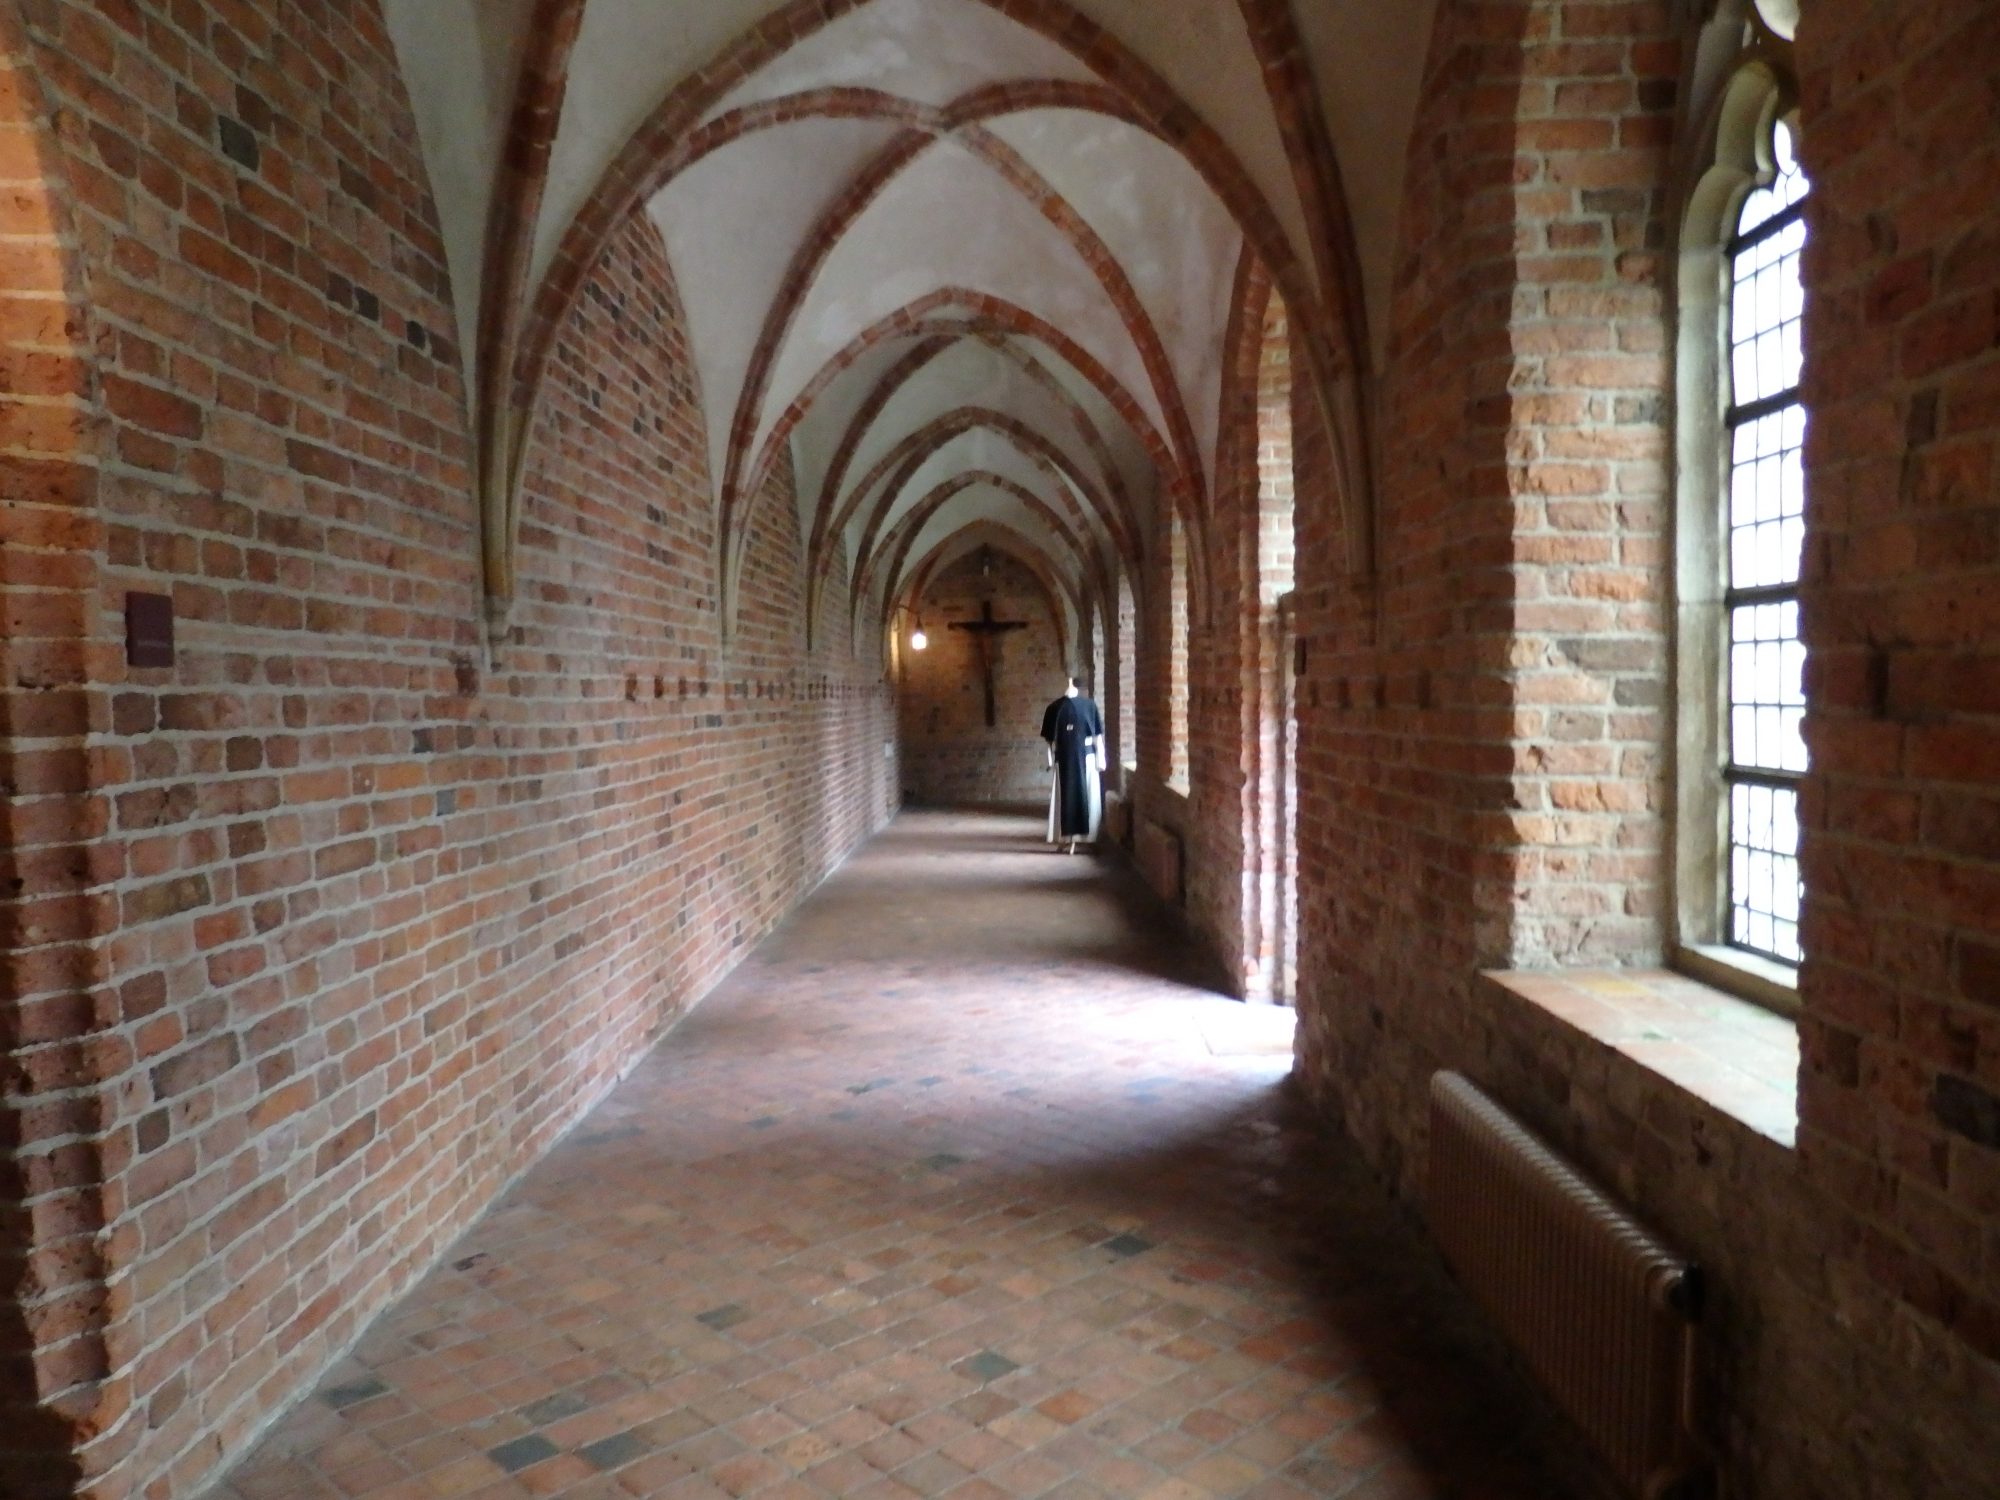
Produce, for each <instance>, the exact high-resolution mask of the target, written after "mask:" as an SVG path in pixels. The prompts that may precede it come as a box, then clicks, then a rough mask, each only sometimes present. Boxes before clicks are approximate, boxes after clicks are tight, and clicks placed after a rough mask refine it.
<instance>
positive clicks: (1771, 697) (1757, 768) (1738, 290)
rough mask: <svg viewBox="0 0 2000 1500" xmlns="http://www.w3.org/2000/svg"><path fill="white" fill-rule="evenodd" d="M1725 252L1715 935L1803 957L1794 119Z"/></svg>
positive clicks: (1799, 176) (1798, 233)
mask: <svg viewBox="0 0 2000 1500" xmlns="http://www.w3.org/2000/svg"><path fill="white" fill-rule="evenodd" d="M1770 150H1771V160H1772V170H1771V174H1770V181H1769V182H1768V183H1765V184H1763V185H1760V186H1758V187H1755V188H1753V189H1752V190H1751V191H1750V193H1749V195H1748V196H1747V197H1746V198H1745V199H1744V201H1743V206H1742V209H1741V210H1740V211H1739V213H1738V215H1737V219H1736V225H1735V233H1734V235H1733V236H1732V237H1731V238H1730V240H1729V242H1728V245H1727V246H1726V247H1725V254H1726V256H1727V259H1728V267H1729V286H1728V291H1729V299H1728V307H1727V311H1726V313H1725V317H1726V320H1727V330H1728V337H1727V346H1728V372H1727V373H1728V381H1729V392H1728V407H1727V410H1726V412H1725V415H1724V418H1723V427H1724V430H1725V432H1726V434H1727V442H1728V447H1729V457H1728V466H1729V467H1728V483H1727V485H1726V486H1725V496H1724V502H1725V506H1726V514H1725V515H1724V516H1723V518H1722V533H1723V536H1724V537H1725V538H1726V558H1725V566H1726V569H1727V583H1726V592H1725V594H1724V604H1725V615H1726V619H1727V630H1728V635H1727V662H1728V665H1727V673H1726V676H1727V684H1728V687H1727V693H1728V713H1727V722H1728V747H1727V756H1726V759H1725V762H1724V765H1723V771H1722V780H1723V785H1724V788H1725V791H1726V796H1727V804H1728V809H1727V827H1728V862H1727V882H1728V885H1727V893H1728V925H1727V930H1726V932H1725V935H1724V941H1726V942H1727V943H1728V944H1730V945H1731V946H1732V947H1736V948H1742V949H1747V950H1748V951H1750V952H1752V953H1756V954H1759V955H1761V956H1763V957H1765V958H1770V959H1776V960H1778V961H1779V962H1780V963H1787V964H1796V963H1797V962H1798V961H1799V861H1798V838H1799V816H1798V797H1799V794H1798V783H1799V779H1800V776H1801V775H1802V773H1803V772H1804V771H1805V769H1806V747H1805V740H1804V737H1803V735H1802V733H1801V729H1802V726H1803V722H1804V719H1805V686H1804V681H1805V646H1804V645H1803V644H1802V643H1801V642H1800V640H1799V558H1800V552H1801V548H1802V547H1803V545H1804V541H1805V464H1804V452H1803V450H1804V445H1805V431H1806V412H1805V407H1804V405H1803V404H1801V402H1800V400H1799V371H1800V365H1801V339H1800V330H1801V322H1802V318H1803V315H1804V312H1805V287H1804V282H1803V281H1802V279H1801V277H1800V274H1799V262H1800V254H1801V252H1802V251H1803V250H1804V248H1805V241H1806V221H1805V212H1804V210H1805V197H1806V192H1807V188H1808V184H1807V181H1806V177H1805V173H1804V172H1803V171H1802V170H1801V169H1800V167H1799V163H1798V158H1797V154H1796V151H1795V149H1794V142H1793V139H1792V132H1791V128H1790V127H1789V126H1788V125H1786V124H1785V123H1783V122H1782V121H1780V122H1777V123H1775V124H1774V125H1773V127H1772V131H1771V136H1770Z"/></svg>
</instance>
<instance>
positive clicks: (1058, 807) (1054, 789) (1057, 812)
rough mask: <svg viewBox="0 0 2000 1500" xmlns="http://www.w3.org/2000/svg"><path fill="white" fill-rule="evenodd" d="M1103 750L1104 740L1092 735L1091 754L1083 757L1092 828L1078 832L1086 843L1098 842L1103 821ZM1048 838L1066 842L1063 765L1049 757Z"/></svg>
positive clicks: (1085, 793) (1053, 841) (1084, 778)
mask: <svg viewBox="0 0 2000 1500" xmlns="http://www.w3.org/2000/svg"><path fill="white" fill-rule="evenodd" d="M1103 754H1104V741H1103V740H1102V739H1097V738H1095V737H1093V740H1092V743H1091V746H1090V754H1088V755H1087V756H1085V757H1084V761H1083V789H1084V795H1085V796H1086V797H1088V798H1089V799H1090V832H1089V833H1087V834H1081V835H1075V837H1078V838H1080V839H1081V841H1083V842H1085V843H1092V844H1094V843H1096V842H1097V831H1098V829H1099V828H1101V827H1102V826H1103V824H1104V773H1103V770H1102V768H1101V767H1100V766H1099V764H1098V761H1099V758H1100V757H1101V756H1102V755H1103ZM1049 842H1050V843H1051V844H1060V843H1064V842H1066V840H1065V839H1064V837H1063V832H1062V767H1060V766H1058V765H1057V764H1056V763H1055V758H1054V757H1053V756H1051V757H1050V758H1049Z"/></svg>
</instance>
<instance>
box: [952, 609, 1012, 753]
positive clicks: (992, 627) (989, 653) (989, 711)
mask: <svg viewBox="0 0 2000 1500" xmlns="http://www.w3.org/2000/svg"><path fill="white" fill-rule="evenodd" d="M950 623H951V628H952V629H953V630H963V631H964V632H965V633H966V634H967V635H969V636H971V637H972V640H973V643H974V644H975V645H977V646H978V647H979V676H980V680H981V681H982V682H983V683H984V684H985V687H986V727H987V728H988V729H991V728H992V727H993V724H994V717H993V657H994V648H995V647H996V646H998V645H999V643H1000V637H1001V636H1003V635H1005V634H1006V633H1007V632H1008V631H1010V630H1026V629H1027V628H1028V622H1027V621H1026V620H996V619H994V618H993V601H992V600H991V599H988V600H987V601H986V602H985V603H983V604H981V605H980V606H979V618H978V619H976V620H953V621H951V622H950Z"/></svg>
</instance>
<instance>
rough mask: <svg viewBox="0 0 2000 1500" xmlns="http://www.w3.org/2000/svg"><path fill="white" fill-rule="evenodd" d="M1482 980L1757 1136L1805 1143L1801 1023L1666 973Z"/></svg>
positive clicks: (1523, 973)
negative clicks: (1801, 1104)
mask: <svg viewBox="0 0 2000 1500" xmlns="http://www.w3.org/2000/svg"><path fill="white" fill-rule="evenodd" d="M1480 977H1481V979H1482V980H1483V981H1484V982H1485V983H1487V984H1489V985H1491V986H1493V987H1494V988H1495V989H1497V990H1498V991H1500V992H1501V993H1502V994H1504V995H1507V996H1510V997H1512V998H1513V999H1515V1000H1518V1001H1522V1002H1524V1003H1526V1004H1529V1005H1532V1006H1534V1007H1535V1008H1536V1009H1538V1010H1540V1011H1543V1012H1544V1013H1546V1014H1547V1015H1549V1016H1551V1017H1553V1018H1554V1019H1556V1020H1558V1021H1561V1022H1562V1023H1564V1024H1565V1025H1568V1026H1571V1027H1573V1028H1575V1029H1576V1030H1578V1031H1580V1032H1582V1033H1583V1034H1584V1035H1585V1036H1588V1037H1590V1038H1591V1039H1593V1040H1594V1041H1596V1042H1598V1043H1600V1044H1601V1045H1603V1046H1605V1047H1608V1048H1610V1049H1611V1050H1612V1051H1614V1052H1616V1053H1618V1054H1619V1055H1620V1056H1623V1057H1627V1058H1630V1059H1631V1060H1632V1061H1633V1062H1635V1063H1637V1064H1639V1066H1641V1067H1642V1068H1644V1069H1645V1070H1646V1071H1647V1072H1649V1073H1651V1074H1653V1075H1655V1076H1656V1077H1659V1078H1661V1079H1664V1080H1665V1081H1666V1082H1668V1083H1670V1084H1672V1085H1673V1086H1674V1087H1676V1088H1678V1089H1680V1090H1682V1091H1683V1092H1685V1093H1688V1094H1692V1095H1693V1096H1694V1097H1695V1098H1697V1099H1699V1100H1701V1101H1702V1102H1703V1103H1705V1104H1707V1105H1709V1106H1711V1107H1712V1108H1714V1109H1717V1110H1719V1111H1721V1112H1722V1113H1723V1114H1725V1115H1727V1116H1729V1117H1730V1118H1731V1119H1734V1120H1736V1121H1739V1122H1740V1123H1742V1124H1743V1125H1746V1126H1748V1127H1749V1128H1750V1129H1752V1130H1754V1131H1756V1132H1757V1133H1758V1134H1759V1135H1761V1136H1764V1137H1766V1138H1767V1139H1769V1140H1772V1141H1775V1142H1776V1143H1777V1144H1779V1145H1781V1146H1785V1147H1787V1148H1789V1147H1791V1146H1793V1145H1794V1144H1796V1142H1797V1139H1798V1124H1799V1103H1798V1078H1799V1033H1798V1026H1797V1024H1796V1023H1795V1022H1794V1021H1792V1020H1791V1018H1789V1017H1787V1016H1781V1015H1778V1014H1776V1013H1774V1012H1772V1011H1770V1010H1767V1009H1765V1008H1764V1007H1763V1006H1760V1005H1754V1004H1752V1003H1751V1002H1750V1001H1748V1000H1742V999H1739V998H1737V997H1736V996H1735V995H1731V994H1729V993H1727V992H1726V991H1723V990H1719V989H1716V988H1715V987H1714V986H1712V985H1707V984H1703V983H1702V982H1701V981H1700V980H1697V979H1690V978H1689V977H1688V976H1686V975H1685V974H1677V973H1674V972H1673V971H1671V970H1668V969H1564V970H1560V971H1557V970H1528V969H1489V970H1486V971H1485V972H1483V973H1482V974H1481V976H1480Z"/></svg>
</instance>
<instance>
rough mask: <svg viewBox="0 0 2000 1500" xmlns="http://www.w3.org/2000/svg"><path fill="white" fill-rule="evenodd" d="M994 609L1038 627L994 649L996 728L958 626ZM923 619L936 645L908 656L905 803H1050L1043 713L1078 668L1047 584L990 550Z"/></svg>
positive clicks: (946, 573)
mask: <svg viewBox="0 0 2000 1500" xmlns="http://www.w3.org/2000/svg"><path fill="white" fill-rule="evenodd" d="M989 559H990V563H991V570H990V572H989V571H986V567H987V562H988V560H989ZM988 600H990V601H992V604H993V617H994V618H995V619H997V620H1025V621H1026V622H1027V627H1028V628H1027V629H1025V630H1015V631H1009V632H1008V633H1007V634H1006V635H1004V636H1000V637H998V638H996V643H995V644H994V645H992V646H991V647H990V648H989V649H990V650H992V651H993V653H994V658H995V659H994V669H993V699H994V718H995V723H994V725H993V727H992V728H990V729H989V728H987V725H986V694H985V691H984V688H983V686H982V682H981V677H980V670H979V652H978V648H977V646H975V645H974V644H973V640H972V637H971V636H969V635H967V634H966V633H965V632H964V631H962V630H953V629H952V628H951V624H950V622H951V621H954V620H960V621H963V620H976V619H978V618H979V617H980V616H979V612H980V606H981V604H982V603H983V602H985V601H988ZM918 612H919V613H920V614H921V615H922V616H923V621H924V629H925V631H926V632H927V633H928V634H929V636H930V642H931V643H930V649H929V650H927V651H921V652H915V651H905V652H904V654H903V680H902V683H901V705H900V708H899V713H900V716H901V726H902V755H903V790H904V795H905V796H907V797H908V798H909V799H910V800H911V801H913V802H920V803H928V804H930V805H931V806H935V807H960V806H970V805H977V804H982V803H986V804H994V803H1017V804H1034V805H1041V804H1045V803H1046V802H1047V801H1048V796H1049V780H1048V773H1047V772H1046V771H1045V770H1044V769H1043V754H1042V739H1041V733H1042V711H1043V710H1044V709H1046V708H1047V707H1048V705H1049V702H1050V700H1051V699H1053V698H1055V697H1057V696H1058V695H1059V694H1060V693H1061V692H1062V690H1063V680H1064V678H1065V677H1066V676H1067V675H1068V668H1067V667H1066V665H1065V663H1064V661H1063V653H1062V642H1061V636H1060V634H1059V632H1058V629H1057V625H1056V617H1055V614H1054V611H1053V609H1052V608H1051V605H1050V602H1049V596H1048V593H1047V591H1046V590H1045V589H1044V588H1043V586H1042V584H1041V582H1040V580H1039V579H1037V578H1036V576H1035V575H1034V574H1033V573H1031V572H1029V571H1028V568H1027V566H1026V565H1025V564H1023V563H1021V562H1019V561H1018V560H1016V559H1015V558H1013V557H1010V556H1008V555H1007V554H1006V553H1005V552H1000V551H993V552H991V553H986V552H985V551H984V549H982V550H981V551H976V552H972V553H969V554H967V555H966V556H965V557H962V558H960V559H959V560H958V561H957V562H955V563H952V564H951V565H950V566H949V567H947V568H945V569H943V570H942V571H941V572H939V573H938V575H937V576H936V577H935V578H933V579H932V580H931V582H930V585H929V587H928V588H926V589H925V591H924V597H923V599H922V600H921V602H920V603H919V605H918Z"/></svg>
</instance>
